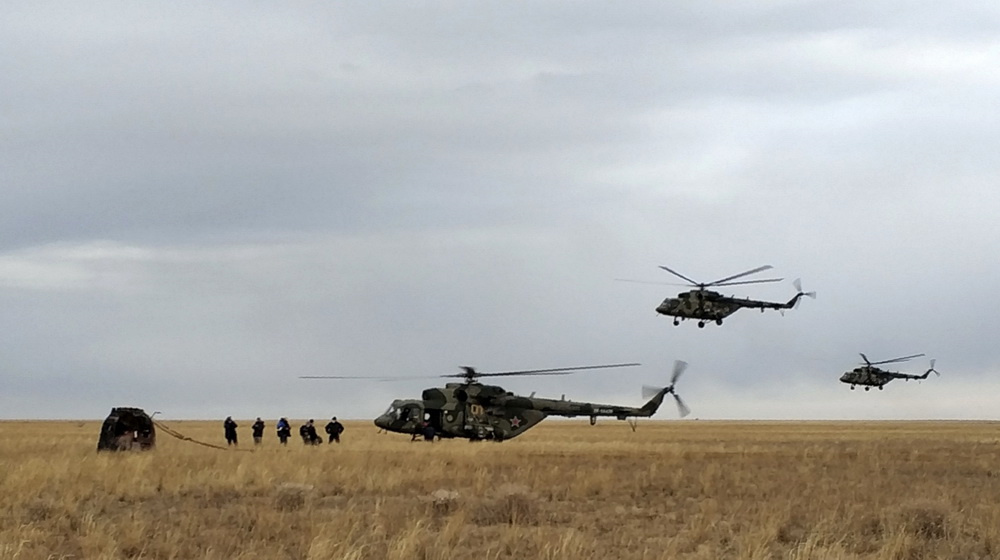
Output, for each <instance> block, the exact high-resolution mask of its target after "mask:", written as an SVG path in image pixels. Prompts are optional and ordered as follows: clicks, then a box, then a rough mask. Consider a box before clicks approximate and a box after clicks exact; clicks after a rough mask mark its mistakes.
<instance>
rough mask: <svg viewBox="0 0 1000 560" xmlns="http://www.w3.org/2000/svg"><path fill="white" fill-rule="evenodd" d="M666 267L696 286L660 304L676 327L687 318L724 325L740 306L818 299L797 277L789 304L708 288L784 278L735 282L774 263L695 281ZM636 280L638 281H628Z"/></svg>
mask: <svg viewBox="0 0 1000 560" xmlns="http://www.w3.org/2000/svg"><path fill="white" fill-rule="evenodd" d="M660 268H662V269H663V270H666V271H667V272H669V273H670V274H673V275H674V276H677V277H678V278H680V279H682V280H684V281H686V282H687V285H689V286H691V287H693V288H695V289H694V290H690V291H687V292H682V293H680V294H678V295H677V297H673V298H667V299H665V300H663V303H661V304H660V305H659V306H657V307H656V312H657V313H659V314H661V315H667V316H670V317H673V318H674V326H677V325H679V324H681V321H684V320H685V319H697V320H698V327H699V328H703V327H704V326H705V323H707V322H709V321H714V322H715V324H716V325H721V324H722V320H723V319H725V318H726V317H728V316H730V315H732V314H733V313H736V312H737V311H739V310H740V309H742V308H744V307H746V308H750V309H760V310H761V312H762V313H763V311H764V310H765V309H778V310H784V309H792V308H793V307H796V306H797V305H798V303H799V299H801V298H802V296H806V297H810V298H815V297H816V292H803V291H802V282H801V281H800V280H798V279H797V280H795V282H793V284H794V286H795V290H796V292H797V293H796V294H795V296H794V297H792V299H790V300H788V301H787V302H785V303H782V302H774V301H760V300H755V299H747V298H736V297H729V296H724V295H722V294H720V293H719V292H715V291H712V290H708V289H706V288H711V287H721V286H737V285H743V284H766V283H771V282H780V281H781V280H782V278H767V279H763V280H741V281H739V282H734V280H736V279H738V278H743V277H744V276H749V275H751V274H756V273H758V272H762V271H765V270H770V269H771V268H772V267H771V266H770V265H764V266H759V267H757V268H754V269H751V270H747V271H746V272H741V273H739V274H734V275H732V276H727V277H725V278H721V279H719V280H716V281H714V282H704V283H703V282H695V281H694V280H692V279H690V278H688V277H687V276H684V275H683V274H681V273H679V272H677V271H674V270H671V269H669V268H667V267H665V266H661V267H660ZM628 281H630V282H634V280H628Z"/></svg>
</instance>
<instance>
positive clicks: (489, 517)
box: [0, 421, 1000, 560]
mask: <svg viewBox="0 0 1000 560" xmlns="http://www.w3.org/2000/svg"><path fill="white" fill-rule="evenodd" d="M166 424H167V425H168V426H170V427H171V428H173V429H175V430H177V431H179V432H181V433H183V434H186V435H188V436H191V437H193V438H196V439H200V440H205V441H210V442H213V443H216V444H220V443H222V442H223V437H222V436H223V434H222V423H221V421H219V422H169V421H167V422H166ZM249 425H250V422H249V421H241V422H240V426H241V427H240V438H241V449H251V448H252V447H253V446H252V443H251V441H250V438H249V430H248V426H249ZM298 425H299V423H295V422H293V427H296V428H297V426H298ZM99 426H100V422H93V421H90V422H13V421H10V422H0V516H2V519H3V523H2V524H0V558H3V559H8V558H10V559H15V558H16V559H35V558H44V559H49V558H52V559H56V558H74V559H79V558H102V559H103V558H108V559H112V558H113V559H117V558H144V559H165V558H176V559H188V558H212V559H241V560H246V559H262V560H263V559H267V560H273V559H283V558H288V559H320V558H338V559H341V558H343V559H392V560H395V559H400V560H402V559H407V560H413V559H441V560H446V559H449V560H450V559H466V558H469V559H476V560H483V559H493V558H523V559H528V558H532V559H533V558H566V559H570V558H573V559H578V558H579V559H591V558H593V559H597V558H600V559H616V558H629V559H633V558H634V559H654V558H704V559H714V558H751V559H757V558H788V559H806V558H810V559H824V558H878V559H919V558H927V559H932V558H934V559H936V558H955V559H972V558H1000V505H998V502H1000V424H998V423H987V422H839V423H835V422H805V423H796V422H706V421H664V422H645V423H640V425H639V428H638V430H637V431H635V432H632V431H631V430H630V429H629V427H628V425H627V424H626V423H624V422H616V421H605V422H601V423H599V424H598V425H597V426H594V427H591V426H589V425H587V424H586V422H575V421H574V422H558V421H548V422H546V423H543V424H542V425H541V426H538V427H536V428H534V429H532V430H531V431H530V432H528V433H526V434H525V435H523V436H521V437H520V438H518V439H516V440H512V441H507V442H504V443H500V444H497V443H486V442H483V443H469V442H465V441H457V440H453V441H442V442H435V443H433V444H431V443H425V442H412V443H411V442H410V441H409V438H408V437H407V436H402V435H397V434H377V433H376V430H375V428H374V426H372V425H371V424H370V423H369V422H348V423H346V427H347V431H346V432H345V434H344V442H343V443H341V444H340V445H339V446H338V445H323V446H316V447H306V446H304V445H302V443H301V442H300V441H298V438H295V439H294V440H293V441H290V442H289V445H288V446H287V447H281V446H279V445H278V443H277V440H276V439H275V437H274V431H273V427H274V423H273V421H269V422H268V430H267V432H266V437H265V441H264V444H263V445H262V446H261V447H260V448H259V449H258V450H256V451H255V452H234V451H220V450H216V449H211V448H207V447H202V446H199V445H195V444H193V443H190V442H185V441H180V440H177V439H173V438H171V437H169V436H167V435H166V434H164V433H162V432H160V433H159V434H158V440H159V445H158V448H157V449H156V450H155V451H151V452H146V453H127V454H109V453H102V454H98V453H96V452H95V447H96V441H97V434H98V431H99Z"/></svg>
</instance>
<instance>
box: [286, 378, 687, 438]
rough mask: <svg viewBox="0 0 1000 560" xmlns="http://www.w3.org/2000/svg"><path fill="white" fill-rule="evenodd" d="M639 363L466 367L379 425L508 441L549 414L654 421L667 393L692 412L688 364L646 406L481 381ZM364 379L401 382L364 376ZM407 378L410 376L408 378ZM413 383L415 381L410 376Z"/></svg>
mask: <svg viewBox="0 0 1000 560" xmlns="http://www.w3.org/2000/svg"><path fill="white" fill-rule="evenodd" d="M637 365H639V364H635V363H629V364H610V365H599V366H580V367H568V368H553V369H534V370H523V371H507V372H491V373H481V372H478V371H476V370H475V369H474V368H471V367H468V366H465V367H462V373H455V374H447V375H440V376H436V377H445V378H461V379H462V381H461V382H458V383H446V384H445V386H444V387H434V388H430V389H425V390H424V391H423V394H422V395H421V398H420V399H397V400H394V401H392V405H390V406H389V409H388V410H386V411H385V413H383V414H382V415H381V416H379V417H378V418H376V419H375V425H376V426H378V427H379V428H381V429H383V430H385V431H387V432H397V433H401V434H410V435H412V436H414V437H417V436H421V435H422V436H424V437H425V438H428V439H433V437H434V436H437V437H439V438H465V439H468V440H471V441H477V440H493V441H504V440H508V439H512V438H515V437H517V436H519V435H521V434H523V433H524V432H526V431H527V430H529V429H530V428H532V427H534V426H535V425H537V424H538V423H539V422H541V421H542V420H545V418H546V417H548V416H565V417H569V418H573V417H576V416H589V417H590V424H591V425H594V424H596V423H597V418H598V417H600V416H608V417H614V418H617V419H618V420H627V419H632V418H639V417H649V416H652V415H653V414H655V413H656V411H657V410H658V409H659V408H660V404H661V403H662V402H663V398H664V397H665V396H666V395H667V394H671V395H673V397H674V400H675V401H676V403H677V408H678V410H679V412H680V415H681V416H682V417H684V416H687V415H688V414H689V413H690V410H689V409H688V407H687V406H686V405H685V404H684V401H682V400H681V398H680V397H679V396H678V395H677V392H676V391H675V389H674V385H675V384H676V382H677V378H679V377H680V375H681V374H682V373H683V372H684V369H685V368H686V367H687V364H686V363H685V362H681V361H677V362H675V363H674V371H673V375H672V376H671V379H670V385H668V386H666V387H657V388H652V387H643V394H644V397H645V398H649V401H648V402H646V404H644V405H642V406H641V407H631V406H620V405H613V404H597V403H589V402H577V401H568V400H566V399H565V396H564V397H563V398H562V399H558V400H557V399H546V398H539V397H535V394H534V393H532V394H531V395H530V396H527V397H523V396H520V395H515V394H514V393H511V392H510V391H506V390H504V389H503V388H502V387H498V386H496V385H485V384H482V383H480V382H479V379H480V378H483V377H511V376H520V375H565V374H569V373H574V372H577V371H582V370H590V369H605V368H617V367H631V366H637ZM304 378H305V379H359V377H341V376H307V377H304ZM365 379H401V378H399V377H390V378H370V377H369V378H365ZM403 379H406V378H403ZM409 379H412V378H409Z"/></svg>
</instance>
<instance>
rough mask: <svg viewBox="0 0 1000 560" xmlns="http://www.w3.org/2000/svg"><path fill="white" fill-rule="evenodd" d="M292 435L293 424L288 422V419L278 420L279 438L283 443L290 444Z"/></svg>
mask: <svg viewBox="0 0 1000 560" xmlns="http://www.w3.org/2000/svg"><path fill="white" fill-rule="evenodd" d="M290 437H292V425H291V424H289V423H288V419H286V418H281V419H280V420H278V439H279V440H280V441H281V445H288V438H290Z"/></svg>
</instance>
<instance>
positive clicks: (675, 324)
mask: <svg viewBox="0 0 1000 560" xmlns="http://www.w3.org/2000/svg"><path fill="white" fill-rule="evenodd" d="M680 324H681V321H680V319H674V326H675V327H676V326H677V325H680Z"/></svg>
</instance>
